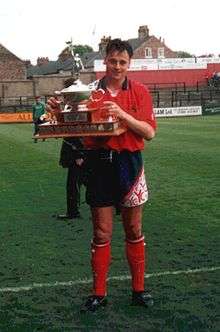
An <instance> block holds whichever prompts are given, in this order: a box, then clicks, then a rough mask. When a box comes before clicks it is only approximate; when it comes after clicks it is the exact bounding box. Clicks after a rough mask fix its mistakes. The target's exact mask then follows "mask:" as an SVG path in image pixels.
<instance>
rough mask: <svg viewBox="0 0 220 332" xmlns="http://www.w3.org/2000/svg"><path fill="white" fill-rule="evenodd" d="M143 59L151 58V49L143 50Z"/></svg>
mask: <svg viewBox="0 0 220 332" xmlns="http://www.w3.org/2000/svg"><path fill="white" fill-rule="evenodd" d="M145 58H152V49H151V47H147V48H145Z"/></svg>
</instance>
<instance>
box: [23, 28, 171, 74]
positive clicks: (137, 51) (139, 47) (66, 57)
mask: <svg viewBox="0 0 220 332" xmlns="http://www.w3.org/2000/svg"><path fill="white" fill-rule="evenodd" d="M110 39H111V37H110V36H109V37H105V36H104V37H103V38H102V39H101V41H100V43H99V49H98V51H97V52H87V53H84V54H83V56H82V57H81V58H82V62H83V64H84V67H85V70H87V71H93V69H94V61H95V60H101V59H103V58H104V56H105V47H106V45H107V43H108V42H109V40H110ZM128 42H129V43H130V44H131V46H132V48H133V51H134V56H133V58H134V59H146V58H176V57H177V54H176V52H174V51H172V50H171V49H170V48H168V47H167V46H166V45H165V42H164V40H161V38H159V39H158V38H156V37H155V36H154V35H150V34H149V28H148V26H147V25H143V26H140V27H139V29H138V37H137V38H132V39H128ZM43 59H44V60H45V59H46V60H45V61H42V58H40V59H39V58H38V62H37V66H32V67H29V68H28V77H29V78H30V77H33V76H34V75H53V74H56V75H57V74H60V75H62V74H64V73H65V75H66V74H68V73H71V70H72V67H73V58H72V54H71V52H70V50H69V48H68V47H66V48H65V49H64V50H63V51H62V52H61V53H60V55H59V57H58V60H57V61H49V60H48V59H47V58H43Z"/></svg>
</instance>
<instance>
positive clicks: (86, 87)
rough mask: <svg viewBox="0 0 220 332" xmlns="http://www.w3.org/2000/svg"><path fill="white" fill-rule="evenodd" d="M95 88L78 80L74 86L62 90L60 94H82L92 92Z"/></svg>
mask: <svg viewBox="0 0 220 332" xmlns="http://www.w3.org/2000/svg"><path fill="white" fill-rule="evenodd" d="M92 90H93V88H92V87H91V86H89V85H86V84H83V83H82V82H81V81H80V80H79V79H77V80H76V81H75V82H74V83H73V84H72V85H70V86H69V87H68V88H64V89H62V90H61V91H60V92H61V94H67V93H74V92H76V93H80V92H91V91H92Z"/></svg>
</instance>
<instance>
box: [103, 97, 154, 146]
mask: <svg viewBox="0 0 220 332" xmlns="http://www.w3.org/2000/svg"><path fill="white" fill-rule="evenodd" d="M104 105H105V106H104V108H105V109H106V110H107V111H108V113H109V115H115V116H117V117H118V118H119V119H120V120H122V121H123V123H124V124H125V125H126V126H127V127H128V128H129V129H131V130H133V131H134V132H135V133H136V134H138V135H140V136H141V137H143V138H144V139H146V140H151V139H152V138H154V136H155V130H154V128H153V127H152V126H151V125H150V124H149V123H147V122H146V121H141V120H137V119H135V118H134V117H133V116H132V115H130V114H128V113H127V112H125V111H124V110H123V109H122V108H121V107H120V106H119V105H117V104H116V103H114V102H111V101H105V102H104Z"/></svg>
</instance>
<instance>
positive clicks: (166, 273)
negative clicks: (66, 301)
mask: <svg viewBox="0 0 220 332" xmlns="http://www.w3.org/2000/svg"><path fill="white" fill-rule="evenodd" d="M217 270H220V266H215V267H207V268H206V267H204V268H201V269H188V270H177V271H164V272H155V273H149V274H145V278H152V277H161V276H169V275H178V274H193V273H203V272H212V271H217ZM129 279H131V277H130V276H128V275H127V276H126V275H124V276H115V277H109V278H108V280H120V281H124V280H129ZM89 283H92V279H78V280H70V281H55V282H51V283H33V284H31V285H28V286H20V287H3V288H0V293H5V292H14V293H16V292H25V291H30V290H33V289H35V288H49V287H59V286H75V285H82V284H89Z"/></svg>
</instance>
